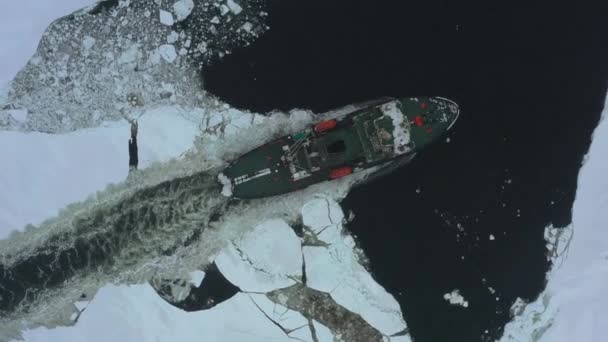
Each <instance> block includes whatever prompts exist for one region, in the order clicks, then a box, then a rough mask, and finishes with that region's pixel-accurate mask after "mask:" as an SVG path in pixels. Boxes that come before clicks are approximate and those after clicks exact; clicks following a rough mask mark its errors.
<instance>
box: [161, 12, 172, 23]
mask: <svg viewBox="0 0 608 342" xmlns="http://www.w3.org/2000/svg"><path fill="white" fill-rule="evenodd" d="M160 23H161V24H163V25H167V26H172V25H173V23H174V21H173V14H171V13H169V12H167V11H163V10H160Z"/></svg>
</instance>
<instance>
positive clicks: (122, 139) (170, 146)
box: [0, 107, 202, 239]
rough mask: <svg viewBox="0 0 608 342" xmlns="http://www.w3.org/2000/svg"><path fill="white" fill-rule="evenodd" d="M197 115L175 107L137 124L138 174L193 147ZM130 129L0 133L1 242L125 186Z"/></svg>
mask: <svg viewBox="0 0 608 342" xmlns="http://www.w3.org/2000/svg"><path fill="white" fill-rule="evenodd" d="M201 120H202V112H200V111H199V112H198V113H197V112H195V111H194V112H193V111H189V112H187V113H185V112H183V111H181V110H180V109H179V108H176V107H162V108H158V109H155V110H151V111H149V112H146V113H145V114H144V115H143V116H142V117H141V118H140V119H139V133H138V145H139V168H145V167H147V166H148V165H150V164H151V163H152V162H155V161H161V162H163V161H167V160H169V159H171V158H174V157H178V156H179V155H180V154H182V153H184V152H185V151H186V150H187V149H189V148H190V147H192V144H193V140H194V137H195V136H196V135H197V133H199V132H200V131H199V130H198V124H199V123H200V121H201ZM129 127H130V126H129V123H127V121H126V120H124V121H122V122H111V123H105V124H104V125H102V126H101V127H98V128H94V129H83V130H79V131H75V132H71V133H67V134H46V133H38V132H27V133H25V132H18V131H2V132H0V155H4V156H10V158H9V159H10V162H9V163H5V164H4V165H3V166H2V168H0V239H4V238H6V237H7V236H8V235H9V234H10V232H11V231H14V230H23V228H24V227H25V225H26V224H28V223H31V224H34V225H37V224H40V223H41V222H42V221H43V220H45V219H47V218H49V217H53V216H56V215H57V214H58V213H59V210H60V209H61V208H63V207H65V206H66V205H68V204H70V203H73V202H79V201H83V200H85V199H86V198H87V196H89V195H91V194H93V193H95V192H96V191H98V190H103V189H104V188H105V187H106V185H108V184H109V183H118V182H122V181H124V180H125V178H126V177H127V174H128V171H129V168H128V161H129V153H128V139H129V138H130V128H129Z"/></svg>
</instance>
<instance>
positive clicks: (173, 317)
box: [23, 284, 293, 342]
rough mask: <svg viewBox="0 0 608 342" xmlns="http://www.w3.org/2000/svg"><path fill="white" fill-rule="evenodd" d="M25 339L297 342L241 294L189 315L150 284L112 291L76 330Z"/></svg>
mask: <svg viewBox="0 0 608 342" xmlns="http://www.w3.org/2000/svg"><path fill="white" fill-rule="evenodd" d="M236 317H243V318H244V319H235V318H236ZM23 337H24V340H25V341H27V342H36V341H44V342H47V341H62V342H72V341H73V342H81V341H88V342H95V341H100V342H106V341H114V342H122V341H125V342H126V341H141V342H164V341H167V342H173V341H197V340H204V341H209V342H220V341H248V342H267V341H275V342H293V339H290V338H289V337H288V336H286V335H285V333H284V332H283V331H281V329H280V328H279V327H277V326H276V325H274V324H273V323H272V322H271V321H270V320H268V319H267V318H266V316H264V314H263V313H262V312H261V311H260V310H259V309H258V308H257V307H256V306H255V304H254V303H253V301H252V300H251V298H250V297H249V295H247V294H243V293H238V294H236V295H235V296H234V297H232V298H231V299H230V300H228V301H226V302H223V303H221V304H219V305H217V306H215V307H213V308H212V309H209V310H203V311H196V312H185V311H182V310H181V309H178V308H176V307H173V306H171V305H170V304H168V303H167V302H165V301H164V300H163V299H161V298H160V297H159V296H158V295H157V294H156V292H155V291H154V289H152V287H150V286H149V285H147V284H145V285H133V286H115V285H107V286H106V287H104V288H102V289H101V290H100V291H99V292H98V293H97V295H96V296H95V298H94V299H93V300H92V301H91V303H90V304H89V306H88V307H87V309H86V310H85V311H83V313H82V315H81V316H80V318H79V319H78V322H77V323H76V325H75V326H73V327H58V328H54V329H47V328H36V329H32V330H28V331H25V332H24V334H23Z"/></svg>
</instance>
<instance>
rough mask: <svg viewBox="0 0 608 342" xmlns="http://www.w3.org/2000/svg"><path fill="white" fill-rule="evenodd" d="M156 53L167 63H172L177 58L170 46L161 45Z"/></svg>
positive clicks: (173, 48) (172, 47)
mask: <svg viewBox="0 0 608 342" xmlns="http://www.w3.org/2000/svg"><path fill="white" fill-rule="evenodd" d="M158 52H159V53H160V56H161V57H162V58H163V59H164V60H165V61H167V63H173V61H175V59H176V58H177V52H175V47H174V46H173V45H170V44H165V45H161V46H160V47H159V48H158Z"/></svg>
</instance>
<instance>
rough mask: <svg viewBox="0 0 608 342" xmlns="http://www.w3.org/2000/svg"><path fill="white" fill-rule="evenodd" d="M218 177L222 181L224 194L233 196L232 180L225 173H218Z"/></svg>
mask: <svg viewBox="0 0 608 342" xmlns="http://www.w3.org/2000/svg"><path fill="white" fill-rule="evenodd" d="M217 179H218V180H219V181H220V183H222V185H223V187H222V195H224V196H226V197H230V196H232V182H231V181H230V178H228V177H227V176H226V175H225V174H223V173H221V172H220V174H219V175H217Z"/></svg>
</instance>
